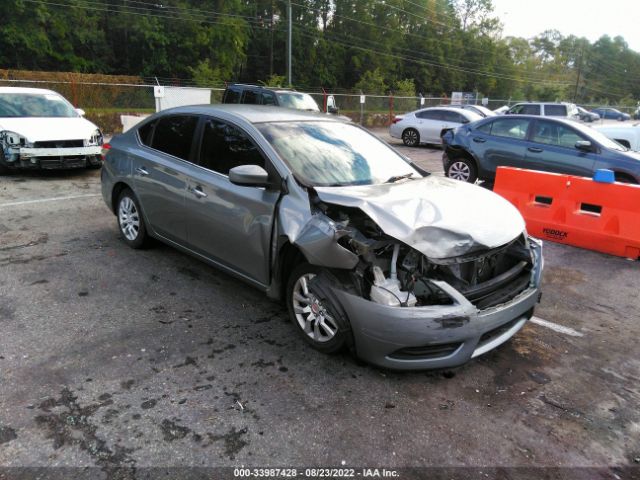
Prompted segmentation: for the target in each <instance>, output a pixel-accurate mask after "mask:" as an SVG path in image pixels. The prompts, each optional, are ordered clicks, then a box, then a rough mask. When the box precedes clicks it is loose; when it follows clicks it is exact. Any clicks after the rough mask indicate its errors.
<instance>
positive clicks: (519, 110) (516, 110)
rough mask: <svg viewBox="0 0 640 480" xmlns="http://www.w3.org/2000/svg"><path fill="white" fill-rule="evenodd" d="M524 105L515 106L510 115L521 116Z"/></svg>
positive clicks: (510, 110)
mask: <svg viewBox="0 0 640 480" xmlns="http://www.w3.org/2000/svg"><path fill="white" fill-rule="evenodd" d="M522 107H523V105H514V106H513V107H511V108H510V109H509V113H514V114H520V113H522Z"/></svg>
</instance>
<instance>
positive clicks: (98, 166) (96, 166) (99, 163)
mask: <svg viewBox="0 0 640 480" xmlns="http://www.w3.org/2000/svg"><path fill="white" fill-rule="evenodd" d="M87 168H88V169H89V170H100V169H101V168H102V160H96V161H95V163H93V162H92V161H91V160H89V161H87Z"/></svg>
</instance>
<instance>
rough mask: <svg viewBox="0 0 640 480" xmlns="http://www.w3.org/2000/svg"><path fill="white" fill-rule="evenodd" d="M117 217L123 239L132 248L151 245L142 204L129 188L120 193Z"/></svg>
mask: <svg viewBox="0 0 640 480" xmlns="http://www.w3.org/2000/svg"><path fill="white" fill-rule="evenodd" d="M116 216H117V218H118V227H119V228H120V233H121V234H122V239H123V240H124V241H125V243H126V244H127V245H129V246H130V247H131V248H136V249H138V248H144V247H146V246H147V245H148V243H149V236H148V235H147V228H146V226H145V223H144V219H143V218H142V210H141V209H140V203H139V202H138V199H137V198H136V196H135V194H134V193H133V192H132V191H131V189H129V188H125V189H124V190H122V192H120V196H119V197H118V202H117V203H116Z"/></svg>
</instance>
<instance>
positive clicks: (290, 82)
mask: <svg viewBox="0 0 640 480" xmlns="http://www.w3.org/2000/svg"><path fill="white" fill-rule="evenodd" d="M287 19H288V21H289V32H288V34H287V80H288V82H289V85H293V83H292V81H291V27H292V22H291V0H289V1H288V2H287Z"/></svg>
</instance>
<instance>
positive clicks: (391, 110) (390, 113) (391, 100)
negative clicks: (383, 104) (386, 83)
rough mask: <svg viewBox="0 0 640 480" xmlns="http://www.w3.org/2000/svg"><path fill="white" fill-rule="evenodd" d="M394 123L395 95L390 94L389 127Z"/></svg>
mask: <svg viewBox="0 0 640 480" xmlns="http://www.w3.org/2000/svg"><path fill="white" fill-rule="evenodd" d="M392 123H393V93H390V94H389V125H391V124H392Z"/></svg>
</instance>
